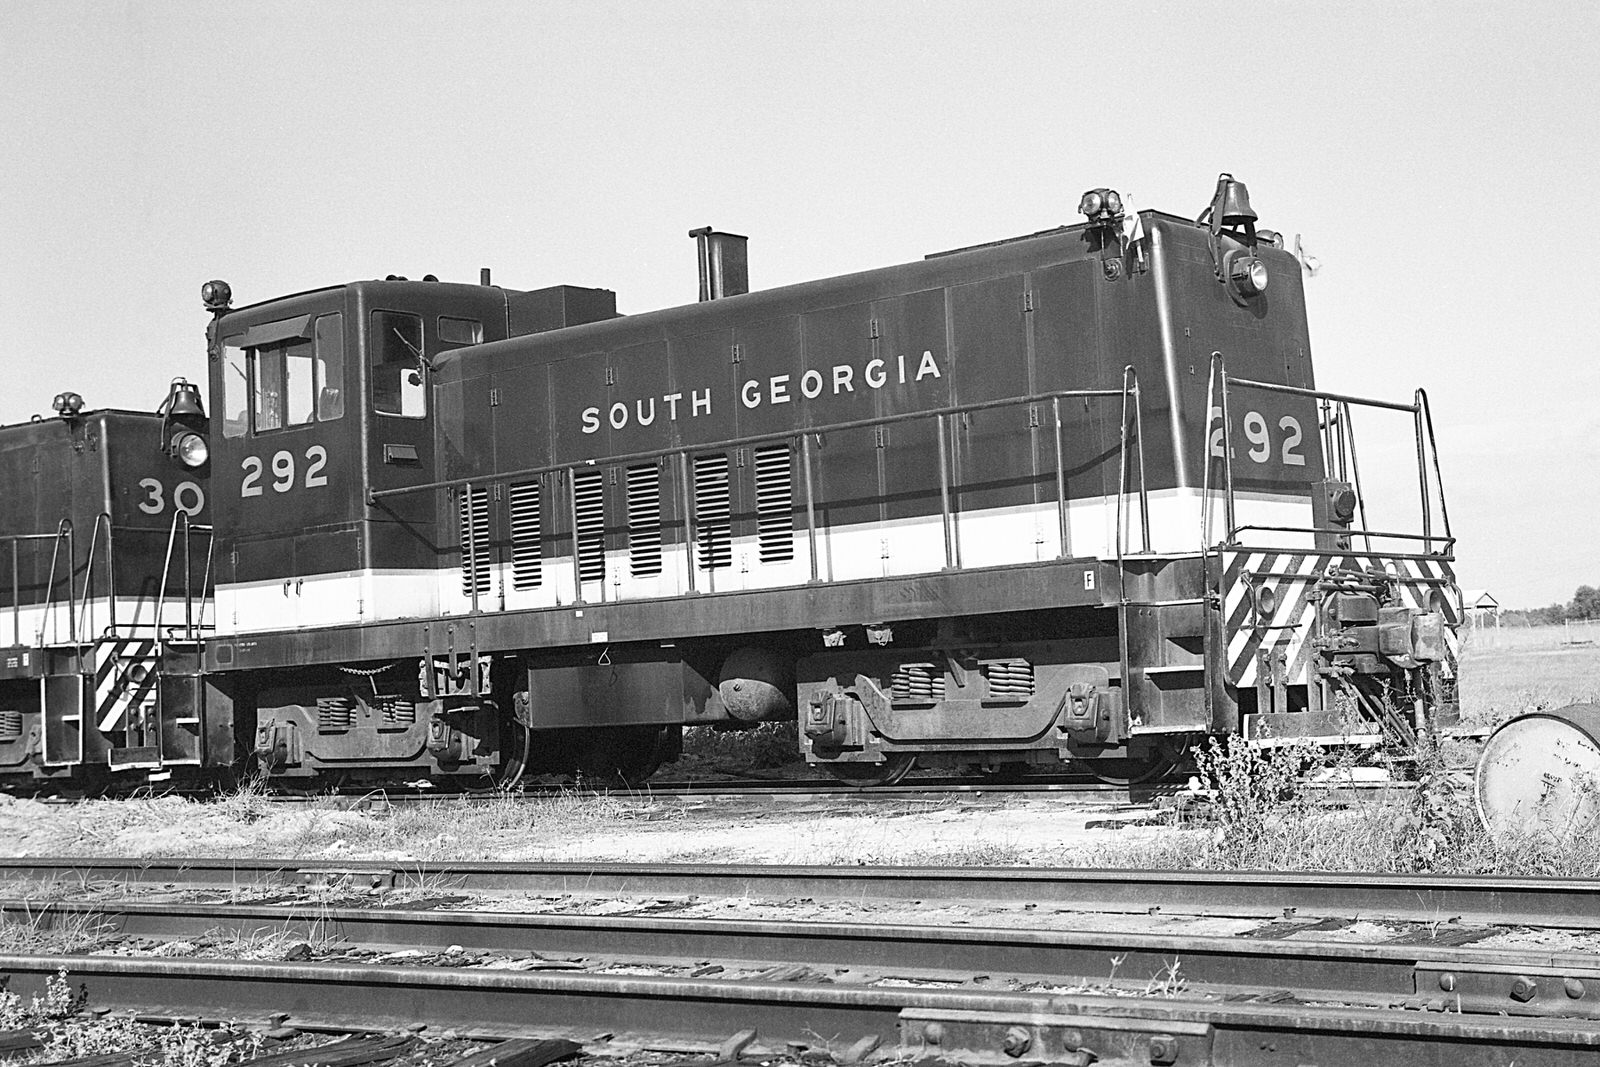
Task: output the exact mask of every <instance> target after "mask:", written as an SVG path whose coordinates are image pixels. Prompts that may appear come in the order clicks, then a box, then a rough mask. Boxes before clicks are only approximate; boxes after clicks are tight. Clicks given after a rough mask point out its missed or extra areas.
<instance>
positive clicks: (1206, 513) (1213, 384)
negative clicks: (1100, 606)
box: [1200, 352, 1221, 555]
mask: <svg viewBox="0 0 1600 1067" xmlns="http://www.w3.org/2000/svg"><path fill="white" fill-rule="evenodd" d="M1220 358H1221V353H1218V352H1213V353H1212V354H1211V367H1210V369H1209V370H1208V371H1207V372H1206V428H1205V433H1204V435H1203V437H1202V439H1201V442H1200V445H1201V448H1200V450H1201V453H1202V454H1203V456H1204V459H1205V463H1204V466H1203V467H1202V468H1201V472H1200V554H1201V555H1205V553H1206V552H1207V551H1209V550H1210V548H1211V460H1212V456H1211V423H1212V421H1213V420H1212V417H1211V412H1212V410H1213V406H1214V404H1215V402H1216V399H1217V366H1218V361H1219V359H1220ZM1216 410H1217V411H1218V413H1219V416H1220V413H1221V409H1220V408H1219V409H1216Z"/></svg>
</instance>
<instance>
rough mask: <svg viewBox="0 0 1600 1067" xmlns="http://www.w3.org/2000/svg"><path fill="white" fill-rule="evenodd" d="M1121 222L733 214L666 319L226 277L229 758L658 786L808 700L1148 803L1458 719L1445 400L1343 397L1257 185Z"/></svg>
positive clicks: (300, 767)
mask: <svg viewBox="0 0 1600 1067" xmlns="http://www.w3.org/2000/svg"><path fill="white" fill-rule="evenodd" d="M1079 208H1080V212H1081V213H1082V214H1083V215H1084V216H1085V221H1084V222H1082V223H1078V224H1075V225H1070V226H1062V227H1058V228H1055V229H1050V230H1045V231H1042V232H1039V233H1035V234H1031V235H1028V236H1025V237H1018V238H1011V239H1006V240H1000V241H995V242H993V243H989V244H984V245H979V246H974V247H969V248H962V249H957V250H954V251H950V252H943V253H938V254H935V255H931V256H928V257H927V258H925V259H923V260H921V261H917V262H912V263H906V264H901V265H897V266H892V267H887V268H882V269H876V270H870V271H866V272H863V273H858V274H851V275H846V276H843V277H837V278H829V279H824V280H821V281H814V282H807V283H803V284H799V285H790V286H784V287H780V288H776V289H771V290H766V291H759V292H750V291H748V282H747V266H746V251H745V242H744V239H743V238H742V237H739V236H737V235H733V234H726V233H719V232H716V231H713V230H710V229H709V228H708V229H703V230H697V231H693V233H692V236H694V237H695V239H696V242H697V249H698V252H699V258H700V264H701V271H700V274H701V297H702V299H701V300H700V301H699V302H697V303H695V304H691V305H688V306H684V307H678V308H670V309H666V310H662V311H655V312H649V313H645V314H637V315H627V316H623V315H619V314H617V311H616V302H615V296H614V294H613V293H611V292H610V291H608V290H602V289H591V288H581V287H576V286H566V285H558V286H553V287H550V288H545V289H539V290H533V291H517V290H510V289H505V288H502V287H499V286H496V285H493V284H491V283H490V279H489V277H488V272H487V271H485V272H484V276H483V277H482V278H481V279H480V284H477V285H471V284H461V283H452V282H441V281H438V280H435V279H433V278H432V277H431V276H430V277H428V278H425V279H423V280H421V281H410V280H406V279H404V278H397V277H392V276H391V277H390V278H387V279H384V280H381V281H359V282H354V283H350V284H347V285H340V286H334V287H330V288H325V289H318V290H314V291H310V292H305V293H299V294H296V295H293V296H287V297H282V298H279V299H275V300H270V301H266V302H262V303H257V304H251V305H247V306H243V307H234V306H233V303H232V296H231V292H230V291H229V289H228V287H227V286H226V285H225V284H224V283H221V282H210V283H207V285H206V286H205V287H204V288H203V291H202V296H203V299H204V302H205V304H206V307H207V308H208V310H209V311H210V313H211V316H212V320H211V322H210V324H209V326H208V330H207V337H208V345H207V347H208V357H209V358H208V363H209V393H210V397H211V402H212V407H213V411H212V416H213V423H212V432H211V434H210V435H209V444H210V458H209V470H210V474H211V475H212V479H211V483H210V491H211V494H212V500H211V502H210V508H211V511H210V518H211V525H212V526H213V527H214V533H210V534H209V536H210V537H212V538H214V544H213V546H212V548H211V554H210V558H211V559H212V560H213V564H212V566H211V569H210V570H209V571H208V572H207V574H206V576H205V579H204V582H206V583H209V584H208V585H206V588H205V590H204V592H206V593H213V594H214V599H213V598H209V597H207V596H204V595H202V596H200V598H199V599H200V602H202V603H209V604H210V612H211V613H210V614H209V615H207V616H206V617H205V619H204V621H203V622H202V623H201V625H200V627H199V631H200V633H201V635H202V636H203V640H202V641H198V642H196V643H195V645H194V648H195V650H196V651H195V655H196V658H197V663H196V669H195V670H194V671H193V675H192V676H194V677H197V678H198V682H197V683H196V684H197V688H198V690H199V691H200V692H199V693H198V695H197V696H196V697H195V702H196V704H197V705H201V707H200V710H199V714H200V716H201V717H202V718H203V720H204V722H205V723H206V726H205V728H204V729H203V730H201V731H200V732H199V733H198V734H197V735H196V737H197V738H198V739H199V744H200V750H201V754H200V757H199V758H200V759H201V761H202V762H206V763H210V764H214V765H217V766H221V765H224V764H232V763H236V762H237V761H238V760H239V759H240V758H242V757H245V756H246V755H249V756H253V758H254V759H255V760H256V761H257V763H258V765H259V766H260V767H261V768H262V769H264V770H265V771H266V772H267V773H269V774H271V775H272V776H274V777H276V778H279V779H283V780H295V779H299V780H307V779H312V780H336V779H342V778H350V777H354V778H366V777H392V776H395V775H402V776H404V777H406V778H414V777H417V776H419V775H433V776H445V777H447V778H449V779H452V780H455V781H458V782H463V783H469V784H477V783H483V784H500V785H506V784H509V783H512V782H514V781H515V780H517V779H518V778H519V777H520V776H521V775H522V774H524V773H525V772H526V771H529V770H556V771H570V770H574V769H576V770H581V771H584V772H587V773H591V774H620V775H622V776H623V777H626V778H631V779H638V778H641V777H643V776H645V775H647V774H648V773H650V771H651V770H652V769H653V768H654V767H655V766H656V765H657V764H658V763H659V762H661V761H662V760H664V759H670V758H672V757H673V755H674V753H675V751H676V749H677V746H678V744H679V739H680V738H681V732H682V729H683V727H684V726H693V725H702V726H717V727H722V728H730V727H731V728H737V727H740V726H745V725H749V724H752V723H756V722H761V721H768V720H781V719H791V718H797V719H798V722H799V733H800V737H801V744H802V748H803V750H804V754H805V757H806V759H807V760H809V761H810V762H812V763H814V764H817V765H819V766H821V767H825V768H827V769H828V770H829V771H830V772H832V773H833V774H835V775H837V776H839V777H841V778H843V779H846V780H849V781H854V782H860V783H873V782H886V781H892V780H895V779H897V778H899V777H900V776H902V775H904V774H905V773H906V771H907V770H909V769H910V768H911V767H912V766H913V764H915V763H920V764H922V765H925V766H951V767H975V768H981V769H983V770H985V771H987V772H990V773H1002V772H1006V771H1011V770H1016V769H1020V768H1025V767H1028V766H1040V765H1045V766H1050V765H1061V764H1072V765H1076V766H1080V767H1086V768H1088V769H1090V770H1093V771H1094V772H1095V773H1098V774H1101V775H1102V776H1105V777H1108V778H1115V779H1120V780H1128V779H1132V778H1137V777H1139V776H1142V775H1146V774H1150V773H1153V772H1155V771H1157V770H1159V769H1161V768H1162V767H1164V766H1167V765H1170V764H1171V763H1172V762H1173V761H1174V760H1176V759H1178V758H1180V757H1181V755H1182V752H1183V750H1184V747H1185V746H1186V745H1188V744H1190V743H1191V742H1192V741H1193V740H1195V739H1196V738H1201V737H1204V736H1207V735H1216V734H1224V733H1234V732H1238V733H1242V734H1244V735H1245V736H1246V737H1247V738H1249V739H1251V740H1252V741H1255V742H1257V743H1260V744H1274V743H1280V742H1281V741H1283V740H1284V739H1288V738H1311V739H1316V740H1319V741H1322V742H1325V743H1329V744H1377V743H1379V742H1381V741H1383V740H1389V741H1392V742H1395V743H1397V744H1398V745H1400V746H1402V747H1403V746H1406V745H1409V744H1411V743H1412V742H1413V741H1414V739H1415V735H1416V732H1417V731H1418V730H1423V729H1429V728H1431V727H1432V726H1434V725H1436V724H1440V723H1447V722H1449V721H1451V720H1452V719H1453V717H1454V716H1455V713H1456V711H1455V709H1456V701H1455V662H1454V651H1453V650H1454V633H1455V626H1456V623H1457V620H1458V618H1459V597H1458V594H1457V591H1456V588H1455V585H1454V579H1453V576H1452V572H1451V564H1452V561H1453V550H1454V538H1453V537H1452V535H1451V533H1450V529H1449V520H1448V514H1447V512H1446V510H1445V507H1444V497H1443V487H1442V484H1441V483H1440V480H1439V475H1438V462H1437V455H1436V452H1435V449H1434V444H1433V436H1432V426H1431V418H1430V415H1429V411H1428V406H1427V398H1426V394H1424V393H1422V392H1421V391H1420V390H1419V391H1418V392H1417V393H1416V394H1415V395H1414V396H1413V397H1412V398H1411V399H1410V400H1409V401H1374V400H1367V399H1363V398H1360V397H1355V396H1349V395H1343V394H1335V393H1330V392H1327V391H1324V390H1319V389H1318V388H1317V387H1316V383H1315V380H1314V377H1313V372H1312V364H1311V354H1310V341H1309V336H1308V329H1307V322H1306V314H1305V302H1304V291H1303V287H1302V279H1301V267H1300V264H1299V262H1298V260H1297V259H1296V257H1295V256H1294V255H1293V254H1291V253H1290V252H1288V251H1287V250H1285V249H1284V248H1283V241H1282V238H1281V237H1280V236H1279V235H1278V234H1275V233H1273V232H1271V231H1269V230H1266V229H1264V228H1260V227H1258V226H1257V216H1256V214H1255V212H1254V210H1253V209H1252V208H1251V205H1250V201H1249V196H1248V193H1247V191H1246V190H1245V187H1244V185H1243V184H1242V183H1241V182H1238V181H1236V180H1234V179H1233V178H1232V177H1231V176H1228V175H1223V176H1222V177H1221V178H1220V179H1219V181H1218V183H1217V186H1216V189H1215V192H1214V194H1213V197H1212V200H1211V203H1210V204H1209V206H1208V207H1207V208H1206V210H1205V211H1204V212H1203V213H1202V215H1201V217H1200V219H1199V220H1198V221H1195V220H1190V219H1187V218H1181V217H1177V216H1173V215H1168V214H1164V213H1161V212H1156V211H1144V212H1137V213H1135V212H1128V211H1125V210H1124V208H1123V205H1122V203H1121V198H1120V197H1119V196H1118V195H1117V194H1116V192H1114V191H1113V190H1110V189H1094V190H1090V191H1089V192H1087V193H1085V194H1084V196H1083V198H1082V200H1081V202H1080V204H1079ZM1356 409H1366V410H1375V411H1376V412H1380V413H1382V414H1384V415H1385V416H1387V417H1390V418H1396V419H1400V420H1402V421H1403V422H1405V423H1407V424H1408V426H1409V431H1408V432H1410V433H1412V434H1413V435H1414V439H1415V445H1416V449H1415V458H1416V471H1415V481H1414V483H1413V484H1414V485H1415V489H1416V492H1415V494H1414V497H1415V499H1414V502H1413V504H1412V514H1413V515H1414V521H1413V522H1412V524H1411V525H1410V526H1409V527H1408V528H1403V529H1383V530H1378V529H1372V528H1370V527H1369V525H1368V524H1367V522H1366V521H1365V517H1364V516H1365V514H1366V511H1367V500H1366V498H1365V496H1364V494H1363V487H1362V485H1361V484H1360V478H1359V473H1358V468H1357V466H1356V461H1355V456H1356V452H1355V439H1354V434H1353V431H1352V425H1353V423H1352V418H1351V413H1352V411H1353V410H1356ZM1363 417H1365V416H1363ZM218 429H220V433H218V432H216V431H217V430H218ZM151 458H152V459H153V457H151ZM174 536H176V535H174ZM119 543H120V542H119ZM36 599H37V598H36ZM14 600H15V593H14ZM185 632H186V633H187V632H189V631H188V630H187V629H186V630H185ZM19 647H20V642H19ZM186 647H187V646H186ZM75 662H76V665H77V667H78V668H79V669H80V670H82V669H85V664H84V662H83V661H82V660H81V658H80V660H78V661H75ZM185 662H188V661H185ZM185 676H186V677H187V676H189V675H185ZM49 696H50V694H49V693H48V692H47V691H45V690H41V696H40V700H41V703H47V702H48V700H49ZM0 746H3V742H0ZM4 751H5V750H4V748H3V747H0V752H4ZM53 754H54V753H53V752H50V753H39V754H36V756H35V762H34V764H33V765H32V772H33V773H55V772H54V771H53V770H51V768H56V767H60V766H61V764H59V763H52V762H50V760H49V759H48V758H43V757H47V756H51V755H53ZM69 754H70V753H69ZM85 758H87V756H86V757H85ZM18 767H19V769H20V767H21V765H20V764H19V765H18Z"/></svg>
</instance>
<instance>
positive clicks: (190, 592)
mask: <svg viewBox="0 0 1600 1067" xmlns="http://www.w3.org/2000/svg"><path fill="white" fill-rule="evenodd" d="M179 526H182V527H183V639H184V641H185V642H193V641H195V640H197V639H198V638H197V634H198V632H199V631H202V630H204V629H205V605H206V602H207V600H208V599H209V598H207V597H206V596H205V592H206V588H207V587H208V586H209V584H210V582H211V556H212V552H213V550H214V549H215V547H216V537H215V536H214V529H215V528H214V527H212V526H211V525H210V524H207V523H201V524H199V525H196V524H194V523H192V522H190V521H189V513H188V512H187V511H183V510H182V509H179V510H178V511H175V512H174V513H173V515H172V525H171V527H169V528H168V530H167V551H166V556H165V558H164V559H163V560H162V563H161V581H160V583H159V584H157V586H156V614H155V635H156V644H157V645H158V646H160V645H162V644H163V643H164V642H163V641H162V639H161V634H162V628H161V616H162V612H163V609H164V608H165V607H166V603H167V580H168V578H169V577H170V576H171V573H172V556H173V551H174V549H175V548H176V546H177V541H178V527H179ZM196 533H203V534H207V535H208V537H207V539H206V569H205V573H204V574H203V575H202V576H201V578H200V595H201V601H200V614H201V618H200V621H199V622H198V623H196V622H195V619H194V585H193V576H194V557H193V555H192V554H191V551H190V542H191V540H192V539H193V537H194V535H195V534H196Z"/></svg>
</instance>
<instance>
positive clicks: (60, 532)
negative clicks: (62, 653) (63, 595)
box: [39, 519, 78, 645]
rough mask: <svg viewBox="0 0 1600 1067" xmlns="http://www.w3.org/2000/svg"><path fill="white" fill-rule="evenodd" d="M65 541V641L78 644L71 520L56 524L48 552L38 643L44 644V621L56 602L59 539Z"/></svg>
mask: <svg viewBox="0 0 1600 1067" xmlns="http://www.w3.org/2000/svg"><path fill="white" fill-rule="evenodd" d="M63 536H65V537H66V539H67V601H68V603H67V640H68V641H69V642H71V643H72V644H74V645H75V644H77V643H78V629H77V625H76V622H75V620H74V619H73V615H72V603H71V601H72V561H73V560H74V559H77V558H78V550H77V544H76V542H75V540H74V538H73V534H72V520H71V519H62V520H61V521H60V522H58V523H56V535H55V546H54V547H53V548H51V550H50V576H49V577H48V578H46V579H45V583H44V595H45V600H44V609H45V610H44V613H43V614H41V615H40V616H39V643H40V644H41V645H42V644H44V628H45V625H46V620H47V619H49V617H50V612H51V609H52V608H53V607H54V606H55V602H56V594H55V589H56V563H57V562H58V561H59V560H60V557H61V538H62V537H63Z"/></svg>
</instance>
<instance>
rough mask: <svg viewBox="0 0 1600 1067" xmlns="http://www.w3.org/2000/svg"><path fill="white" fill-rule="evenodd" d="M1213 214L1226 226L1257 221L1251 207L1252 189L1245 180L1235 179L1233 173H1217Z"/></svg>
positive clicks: (1212, 201)
mask: <svg viewBox="0 0 1600 1067" xmlns="http://www.w3.org/2000/svg"><path fill="white" fill-rule="evenodd" d="M1211 214H1212V216H1213V217H1214V218H1216V219H1217V221H1219V222H1220V223H1221V224H1222V225H1224V226H1237V225H1239V224H1240V223H1244V222H1254V221H1256V213H1255V210H1254V209H1253V208H1251V207H1250V191H1249V190H1248V189H1246V188H1245V187H1244V182H1241V181H1235V180H1234V177H1233V175H1231V174H1219V175H1217V192H1216V195H1215V196H1213V197H1212V198H1211Z"/></svg>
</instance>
